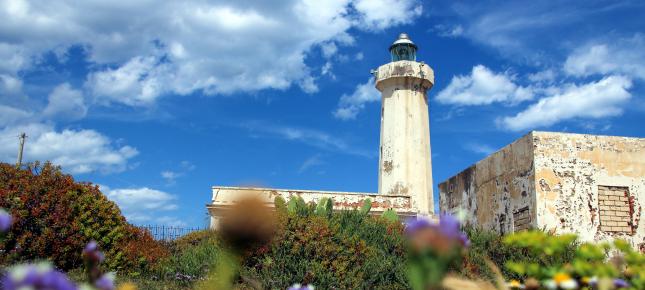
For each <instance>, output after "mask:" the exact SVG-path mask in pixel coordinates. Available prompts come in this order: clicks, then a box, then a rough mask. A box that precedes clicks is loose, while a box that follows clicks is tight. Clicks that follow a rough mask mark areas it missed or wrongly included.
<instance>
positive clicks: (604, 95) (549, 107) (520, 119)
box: [498, 76, 632, 131]
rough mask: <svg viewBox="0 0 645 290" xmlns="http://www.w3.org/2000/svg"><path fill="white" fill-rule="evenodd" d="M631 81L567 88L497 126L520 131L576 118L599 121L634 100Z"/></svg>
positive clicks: (614, 78)
mask: <svg viewBox="0 0 645 290" xmlns="http://www.w3.org/2000/svg"><path fill="white" fill-rule="evenodd" d="M631 86H632V82H631V80H630V79H629V78H626V77H623V76H608V77H605V78H603V79H602V80H599V81H597V82H591V83H587V84H584V85H580V86H578V85H568V86H567V87H566V88H563V89H559V88H554V90H556V91H559V92H558V93H555V94H553V95H552V96H548V97H544V98H542V99H540V100H539V101H538V102H537V103H535V104H532V105H531V106H529V107H528V108H527V109H526V110H524V111H522V112H519V113H518V114H516V115H515V116H512V117H504V118H501V119H499V120H498V123H499V124H500V125H501V126H503V127H504V128H507V129H510V130H513V131H520V130H525V129H531V128H535V127H542V126H550V125H553V124H556V123H558V122H560V121H563V120H568V119H573V118H583V119H597V118H604V117H611V116H618V115H620V114H622V112H623V109H622V105H623V104H624V103H625V102H626V101H628V100H629V99H630V98H631V93H630V92H629V91H628V90H629V89H630V88H631Z"/></svg>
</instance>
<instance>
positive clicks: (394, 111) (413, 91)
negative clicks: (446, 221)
mask: <svg viewBox="0 0 645 290" xmlns="http://www.w3.org/2000/svg"><path fill="white" fill-rule="evenodd" d="M375 77H376V88H377V89H378V90H379V91H381V95H382V107H381V109H382V110H381V143H380V144H381V145H380V152H379V187H378V188H379V191H378V192H379V194H388V195H408V196H413V198H412V202H413V207H414V208H415V209H416V210H417V212H418V213H419V214H421V215H426V216H427V215H431V214H432V213H433V210H434V202H433V198H432V196H433V195H432V162H431V159H430V156H431V153H430V151H431V150H430V121H429V116H428V95H427V92H428V90H429V89H430V88H431V87H432V85H433V83H434V72H433V71H432V69H431V68H430V67H429V66H428V65H426V64H424V63H421V62H416V61H397V62H391V63H388V64H385V65H382V66H380V67H379V68H378V70H377V72H376V74H375Z"/></svg>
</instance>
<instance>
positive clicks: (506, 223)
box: [439, 132, 645, 247]
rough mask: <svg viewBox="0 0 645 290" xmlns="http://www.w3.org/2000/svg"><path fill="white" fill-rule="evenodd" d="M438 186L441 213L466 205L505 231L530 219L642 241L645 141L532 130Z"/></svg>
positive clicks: (587, 234) (475, 216)
mask: <svg viewBox="0 0 645 290" xmlns="http://www.w3.org/2000/svg"><path fill="white" fill-rule="evenodd" d="M599 188H602V190H604V192H603V194H602V196H601V198H600V199H601V200H599V195H598V191H599ZM439 191H440V193H439V200H440V206H439V207H440V210H441V211H442V212H451V211H456V210H457V209H463V210H464V211H466V212H467V213H468V222H469V223H472V224H475V225H479V226H481V227H483V228H487V229H492V230H497V231H500V232H504V233H506V232H511V231H514V230H518V229H523V228H525V227H527V224H526V223H527V222H530V223H529V224H528V225H530V227H532V228H539V229H546V230H552V231H555V232H556V233H576V234H578V236H579V237H580V239H581V240H583V241H608V240H612V239H614V238H622V239H626V240H628V241H630V242H631V243H632V245H633V246H634V247H643V245H645V229H643V226H642V225H641V217H642V215H643V208H642V206H643V201H644V200H645V139H643V138H629V137H617V136H597V135H584V134H569V133H554V132H531V133H529V134H528V135H526V136H524V137H522V138H520V139H518V140H516V141H515V142H513V143H512V144H510V145H508V146H506V147H504V148H502V149H501V150H500V151H498V152H495V153H493V154H492V155H490V156H488V157H486V158H485V159H483V160H481V161H479V162H477V163H476V164H475V165H473V166H471V167H469V168H467V169H466V170H464V171H462V172H461V173H459V174H457V175H455V176H453V177H451V178H449V179H448V180H446V181H444V182H442V183H441V184H440V185H439ZM527 207H528V208H527ZM527 209H528V216H529V220H528V221H527V219H526V216H527V214H526V213H525V211H526V210H527ZM601 214H602V215H603V220H604V223H605V226H604V227H601V217H600V215H601ZM626 215H628V216H626ZM516 219H517V220H516Z"/></svg>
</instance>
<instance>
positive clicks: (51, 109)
mask: <svg viewBox="0 0 645 290" xmlns="http://www.w3.org/2000/svg"><path fill="white" fill-rule="evenodd" d="M85 114H87V107H86V106H85V101H84V99H83V93H82V92H81V91H79V90H75V89H72V87H71V86H70V84H68V83H63V84H60V85H59V86H57V87H56V88H54V90H53V91H52V92H51V93H50V94H49V103H48V104H47V107H45V109H44V110H43V115H44V116H46V117H48V118H61V119H68V120H77V119H82V118H83V117H85Z"/></svg>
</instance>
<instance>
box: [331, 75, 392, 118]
mask: <svg viewBox="0 0 645 290" xmlns="http://www.w3.org/2000/svg"><path fill="white" fill-rule="evenodd" d="M380 100H381V94H380V93H379V91H378V90H377V89H376V87H375V86H374V78H370V79H369V80H368V81H367V82H366V83H364V84H359V85H357V86H356V89H354V92H353V93H352V94H351V95H347V94H345V95H342V96H341V97H340V101H339V102H338V107H337V108H336V110H335V111H334V113H333V114H334V117H336V118H337V119H341V120H352V119H356V116H357V115H358V113H359V112H360V111H361V110H363V108H365V104H366V103H370V102H378V101H380Z"/></svg>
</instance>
